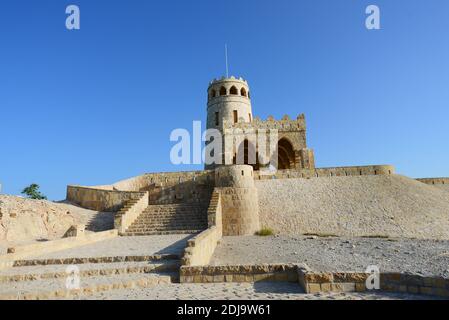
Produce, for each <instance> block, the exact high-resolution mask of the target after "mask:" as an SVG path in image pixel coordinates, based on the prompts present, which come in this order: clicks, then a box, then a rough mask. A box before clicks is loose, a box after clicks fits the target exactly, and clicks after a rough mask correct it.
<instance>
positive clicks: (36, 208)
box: [0, 195, 113, 254]
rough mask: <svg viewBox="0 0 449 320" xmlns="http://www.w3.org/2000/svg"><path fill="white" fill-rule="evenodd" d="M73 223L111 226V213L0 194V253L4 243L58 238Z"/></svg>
mask: <svg viewBox="0 0 449 320" xmlns="http://www.w3.org/2000/svg"><path fill="white" fill-rule="evenodd" d="M77 224H87V225H88V227H91V229H93V230H94V231H101V230H106V229H111V228H113V216H112V214H111V213H99V212H97V211H91V210H86V209H83V208H80V207H77V206H74V205H71V204H69V203H54V202H50V201H40V200H30V199H25V198H21V197H15V196H7V195H0V254H1V253H4V250H5V248H6V247H7V246H12V245H17V244H23V243H30V242H34V241H42V240H52V239H58V238H61V237H62V236H63V235H64V234H65V232H66V231H67V230H68V229H69V228H70V227H71V226H72V225H77Z"/></svg>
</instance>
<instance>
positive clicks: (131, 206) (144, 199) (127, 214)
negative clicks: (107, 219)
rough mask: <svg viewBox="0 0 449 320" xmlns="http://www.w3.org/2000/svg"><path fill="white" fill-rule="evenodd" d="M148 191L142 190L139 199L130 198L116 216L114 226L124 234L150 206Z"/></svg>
mask: <svg viewBox="0 0 449 320" xmlns="http://www.w3.org/2000/svg"><path fill="white" fill-rule="evenodd" d="M148 200H149V197H148V192H142V195H141V197H140V198H139V199H133V200H128V201H127V202H126V204H125V206H124V207H123V208H122V209H120V211H119V212H117V213H116V215H115V217H114V228H115V229H117V230H118V232H119V234H124V233H125V232H126V230H127V229H128V228H129V227H130V226H131V224H133V222H134V221H136V219H137V218H138V217H139V216H140V215H141V214H142V213H143V212H144V210H145V209H146V208H147V207H148Z"/></svg>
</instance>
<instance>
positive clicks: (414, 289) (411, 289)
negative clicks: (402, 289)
mask: <svg viewBox="0 0 449 320" xmlns="http://www.w3.org/2000/svg"><path fill="white" fill-rule="evenodd" d="M407 290H408V293H412V294H417V293H419V287H417V286H407Z"/></svg>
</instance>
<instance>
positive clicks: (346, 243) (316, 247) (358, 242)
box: [211, 236, 449, 277]
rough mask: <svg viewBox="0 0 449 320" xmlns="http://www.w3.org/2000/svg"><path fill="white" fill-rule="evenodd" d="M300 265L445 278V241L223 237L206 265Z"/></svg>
mask: <svg viewBox="0 0 449 320" xmlns="http://www.w3.org/2000/svg"><path fill="white" fill-rule="evenodd" d="M255 263H306V264H307V265H308V266H309V267H310V268H311V269H312V270H316V271H359V272H364V271H365V270H366V268H367V267H368V266H370V265H377V266H378V267H379V269H380V271H384V272H394V271H399V272H409V273H413V274H420V275H426V276H429V275H439V276H444V277H449V241H442V240H413V239H390V240H387V239H367V238H316V237H287V236H274V237H257V236H251V237H224V238H223V239H222V241H221V243H220V245H219V246H218V247H217V249H216V250H215V253H214V256H213V258H212V261H211V264H212V265H235V264H255Z"/></svg>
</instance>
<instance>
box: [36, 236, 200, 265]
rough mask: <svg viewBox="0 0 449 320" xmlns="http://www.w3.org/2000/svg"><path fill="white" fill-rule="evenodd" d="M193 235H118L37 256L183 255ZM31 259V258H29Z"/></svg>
mask: <svg viewBox="0 0 449 320" xmlns="http://www.w3.org/2000/svg"><path fill="white" fill-rule="evenodd" d="M191 237H192V235H188V234H184V235H182V234H181V235H165V236H144V237H117V238H114V239H109V240H105V241H100V242H97V243H94V244H89V245H85V246H81V247H77V248H73V249H68V250H63V251H58V252H54V253H51V254H46V255H41V256H36V257H33V258H38V259H64V258H73V257H76V258H85V257H86V258H87V257H89V258H90V257H115V256H141V255H142V256H149V255H155V254H176V255H181V254H182V252H183V250H184V248H185V247H186V245H187V240H188V239H190V238H191ZM28 259H31V258H28Z"/></svg>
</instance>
